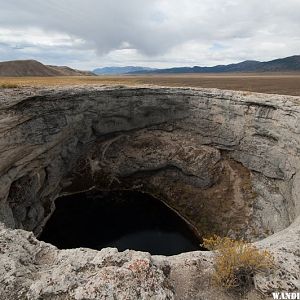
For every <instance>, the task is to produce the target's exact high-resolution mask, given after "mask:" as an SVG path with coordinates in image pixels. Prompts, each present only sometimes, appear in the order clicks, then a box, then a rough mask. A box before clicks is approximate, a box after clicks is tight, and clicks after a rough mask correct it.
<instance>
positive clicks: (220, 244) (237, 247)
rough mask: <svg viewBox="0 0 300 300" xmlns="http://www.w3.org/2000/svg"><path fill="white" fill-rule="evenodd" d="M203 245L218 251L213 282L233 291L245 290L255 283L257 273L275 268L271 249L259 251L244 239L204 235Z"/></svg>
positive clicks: (240, 291)
mask: <svg viewBox="0 0 300 300" xmlns="http://www.w3.org/2000/svg"><path fill="white" fill-rule="evenodd" d="M203 245H204V247H205V248H207V249H209V250H217V251H218V252H217V257H216V259H215V272H214V274H213V281H214V283H215V284H216V285H218V286H222V287H224V288H225V289H226V290H228V291H231V292H238V293H245V292H246V291H248V290H249V289H251V288H252V287H253V286H254V281H253V277H254V275H255V274H257V273H262V272H268V271H270V270H271V269H272V268H274V258H273V256H272V255H271V253H270V252H269V251H267V250H259V249H258V248H257V247H255V246H254V245H252V244H250V243H247V242H244V241H236V240H232V239H230V238H227V237H224V238H222V237H219V236H216V235H214V236H212V237H211V238H207V239H205V238H204V239H203Z"/></svg>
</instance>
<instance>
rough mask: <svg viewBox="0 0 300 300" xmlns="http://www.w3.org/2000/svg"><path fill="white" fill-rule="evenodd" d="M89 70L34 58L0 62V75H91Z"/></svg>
mask: <svg viewBox="0 0 300 300" xmlns="http://www.w3.org/2000/svg"><path fill="white" fill-rule="evenodd" d="M92 75H95V74H93V73H92V72H90V71H79V70H75V69H72V68H69V67H66V66H47V65H44V64H42V63H40V62H38V61H36V60H13V61H5V62H0V76H9V77H21V76H45V77H47V76H92Z"/></svg>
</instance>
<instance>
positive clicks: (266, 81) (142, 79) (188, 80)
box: [0, 73, 300, 96]
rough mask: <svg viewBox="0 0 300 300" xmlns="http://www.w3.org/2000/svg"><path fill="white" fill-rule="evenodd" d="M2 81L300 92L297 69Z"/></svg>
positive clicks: (3, 79) (2, 81) (5, 81)
mask: <svg viewBox="0 0 300 300" xmlns="http://www.w3.org/2000/svg"><path fill="white" fill-rule="evenodd" d="M4 84H10V85H11V86H12V87H13V86H14V85H17V86H24V85H25V86H44V85H46V86H55V85H59V86H60V85H73V84H74V85H86V84H87V85H90V84H97V85H99V84H104V85H133V86H134V85H148V84H150V85H159V86H174V87H199V88H219V89H228V90H240V91H249V92H259V93H268V94H282V95H293V96H300V73H263V74H262V73H248V74H247V73H239V74H237V73H236V74H174V75H173V74H163V75H159V74H153V75H120V76H78V77H77V76H76V77H75V76H73V77H67V76H66V77H0V87H1V86H2V85H4Z"/></svg>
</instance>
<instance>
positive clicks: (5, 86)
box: [0, 83, 19, 89]
mask: <svg viewBox="0 0 300 300" xmlns="http://www.w3.org/2000/svg"><path fill="white" fill-rule="evenodd" d="M17 87H19V86H18V85H17V84H14V83H1V84H0V88H2V89H15V88H17Z"/></svg>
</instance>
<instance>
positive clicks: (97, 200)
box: [40, 191, 202, 255]
mask: <svg viewBox="0 0 300 300" xmlns="http://www.w3.org/2000/svg"><path fill="white" fill-rule="evenodd" d="M40 240H42V241H45V242H49V243H51V244H53V245H55V246H57V247H58V248H60V249H69V248H77V247H88V248H92V249H97V250H98V249H101V248H104V247H116V248H118V249H119V250H120V251H123V250H126V249H133V250H140V251H147V252H150V253H151V254H161V255H174V254H179V253H182V252H188V251H194V250H202V249H201V247H200V246H199V244H200V241H199V239H198V238H197V237H196V236H195V235H194V233H193V232H192V231H191V229H190V228H189V226H188V225H187V224H186V223H185V222H184V221H183V220H182V219H181V218H180V217H178V216H177V214H176V213H174V212H173V211H172V210H171V209H169V208H168V207H167V206H166V205H164V204H163V203H162V202H161V201H159V200H157V199H155V198H153V197H151V196H149V195H147V194H143V193H139V192H95V191H93V192H87V193H81V194H77V195H72V196H66V197H61V198H59V199H57V200H56V210H55V212H54V214H53V215H52V217H51V218H50V220H49V221H48V223H47V224H46V226H45V228H44V231H43V233H42V235H41V236H40Z"/></svg>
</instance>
